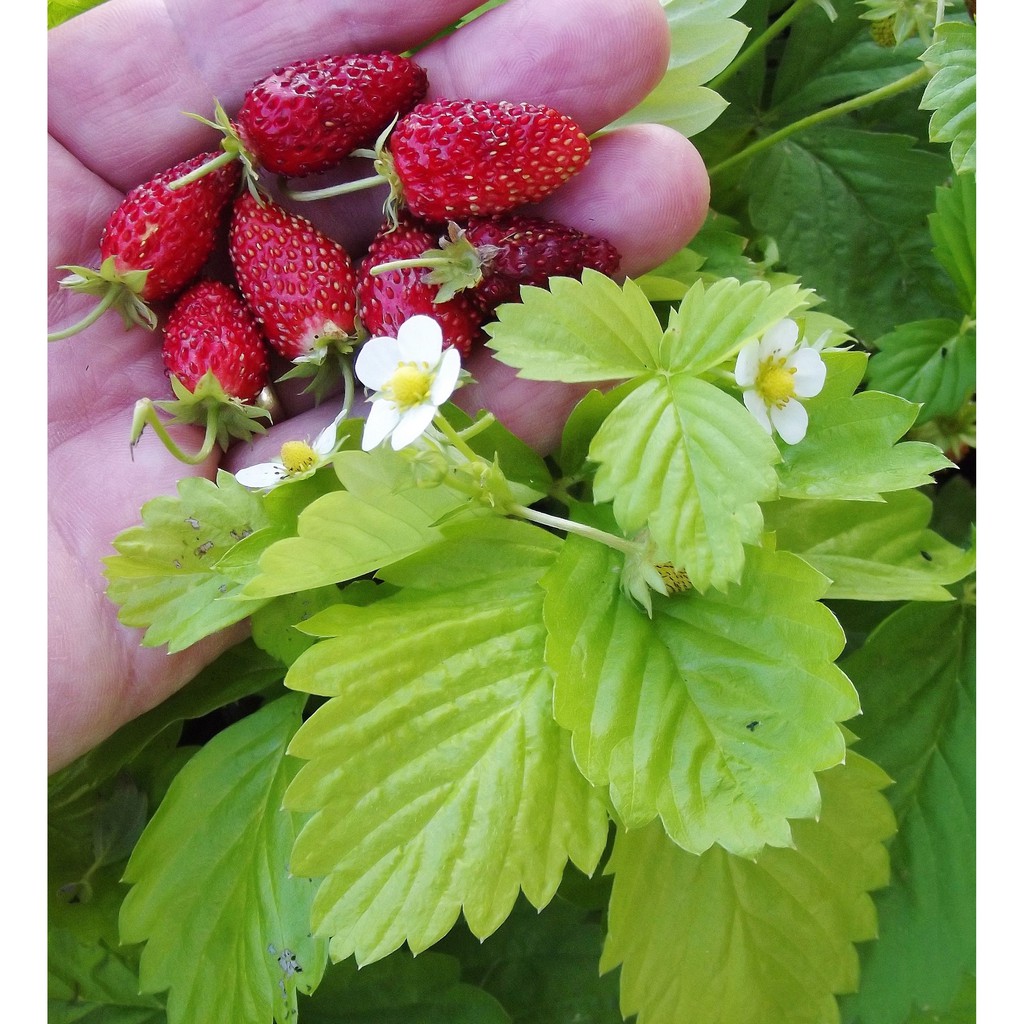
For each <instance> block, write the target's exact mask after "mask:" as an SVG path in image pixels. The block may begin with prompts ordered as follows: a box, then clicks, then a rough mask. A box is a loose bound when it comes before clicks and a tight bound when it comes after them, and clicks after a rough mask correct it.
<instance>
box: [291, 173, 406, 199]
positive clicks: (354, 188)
mask: <svg viewBox="0 0 1024 1024" xmlns="http://www.w3.org/2000/svg"><path fill="white" fill-rule="evenodd" d="M279 184H280V186H281V192H282V194H283V195H286V196H287V197H288V198H289V199H295V200H297V201H299V202H303V203H308V202H311V201H313V200H315V199H332V198H333V197H334V196H344V195H348V194H349V193H350V192H361V191H362V190H363V189H367V188H373V187H374V186H375V185H386V184H388V179H387V178H386V177H384V175H383V174H375V175H373V177H370V178H358V179H357V180H356V181H345V182H342V183H341V184H339V185H329V186H327V188H313V189H308V190H307V191H305V192H302V191H296V190H295V189H291V188H289V187H288V186H287V185H286V184H285V183H284V181H281V182H279Z"/></svg>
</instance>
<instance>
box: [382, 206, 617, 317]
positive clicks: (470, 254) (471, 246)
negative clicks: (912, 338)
mask: <svg viewBox="0 0 1024 1024" xmlns="http://www.w3.org/2000/svg"><path fill="white" fill-rule="evenodd" d="M403 262H404V265H406V266H410V267H411V266H417V265H418V266H422V267H424V268H427V269H428V273H427V275H426V281H427V283H429V284H432V285H436V286H437V288H438V300H439V301H444V300H445V299H448V298H450V297H451V296H452V295H455V294H456V293H457V292H463V293H464V294H465V295H466V296H467V297H468V298H470V299H471V300H472V301H473V302H475V303H476V304H477V305H478V306H479V307H480V309H481V310H482V312H483V314H484V316H485V317H487V316H489V315H490V314H491V313H492V312H493V310H494V309H495V308H496V307H497V306H499V305H501V303H503V302H518V301H519V289H520V288H521V287H522V286H523V285H536V286H543V285H544V284H546V283H547V281H548V278H551V277H556V276H557V277H575V278H579V277H580V275H581V274H582V273H583V271H584V269H586V268H588V267H589V268H591V269H593V270H597V271H600V272H601V273H602V274H608V275H611V274H614V273H615V271H616V270H618V268H619V253H618V250H617V249H616V248H615V246H613V245H612V244H611V242H608V241H606V240H605V239H603V238H597V237H595V236H594V235H588V234H586V233H585V232H583V231H577V230H576V229H575V228H571V227H568V226H567V225H565V224H560V223H559V222H558V221H553V220H544V219H543V218H541V217H527V216H525V215H523V214H518V213H506V214H501V215H499V216H497V217H474V218H472V219H470V220H469V221H468V222H467V223H466V227H465V229H463V228H460V227H459V226H458V225H457V224H456V223H455V222H454V221H452V222H450V223H449V225H448V234H447V236H445V237H442V238H441V239H440V245H439V246H438V247H436V248H431V249H429V250H426V251H424V252H423V253H422V254H421V255H420V257H419V258H413V259H410V260H406V261H403ZM383 266H384V268H386V269H389V268H388V265H387V264H384V265H383ZM381 269H382V268H381V267H380V266H378V267H377V268H376V273H381Z"/></svg>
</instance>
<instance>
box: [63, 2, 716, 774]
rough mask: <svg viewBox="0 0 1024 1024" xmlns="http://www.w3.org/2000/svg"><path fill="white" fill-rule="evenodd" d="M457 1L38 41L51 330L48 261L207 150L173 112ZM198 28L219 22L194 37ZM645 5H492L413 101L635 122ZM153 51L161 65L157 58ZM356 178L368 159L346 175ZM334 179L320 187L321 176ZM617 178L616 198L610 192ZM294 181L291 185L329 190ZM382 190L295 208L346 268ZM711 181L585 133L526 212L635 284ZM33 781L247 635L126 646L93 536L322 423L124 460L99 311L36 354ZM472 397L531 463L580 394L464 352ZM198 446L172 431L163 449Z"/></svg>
mask: <svg viewBox="0 0 1024 1024" xmlns="http://www.w3.org/2000/svg"><path fill="white" fill-rule="evenodd" d="M474 6H475V3H474V2H473V0H429V2H420V3H416V4H410V3H408V2H407V0H373V2H372V3H368V2H366V0H322V2H314V3H303V4H294V3H291V2H287V0H264V2H262V3H255V2H254V0H216V3H214V2H213V0H166V2H165V3H160V2H157V0H108V3H106V4H104V5H103V6H101V7H99V8H96V9H94V10H93V11H89V12H87V13H86V14H83V15H80V16H78V17H77V18H74V19H73V20H72V21H70V22H68V23H66V24H65V25H62V26H60V27H58V28H56V29H54V30H52V31H51V32H50V33H49V39H48V42H49V64H50V73H49V119H50V142H49V190H50V191H49V252H48V261H49V266H50V268H51V270H50V278H49V285H50V291H49V320H50V329H51V330H57V329H60V328H63V327H65V326H67V325H68V324H71V323H73V322H75V321H77V320H78V319H79V318H80V317H81V316H83V315H84V313H85V312H86V311H87V310H88V308H89V307H90V304H91V302H92V300H90V299H88V298H86V297H84V296H78V295H74V294H71V293H68V292H66V291H62V290H60V289H58V288H57V281H58V280H59V278H60V277H61V276H63V272H62V271H58V270H56V269H55V268H56V267H58V266H59V265H61V264H85V265H92V266H95V265H97V262H98V248H97V247H98V241H99V237H100V233H101V231H102V228H103V224H104V222H105V221H106V219H107V217H108V215H109V213H110V211H111V210H113V209H114V207H115V206H116V205H117V204H118V203H119V202H120V200H121V198H122V197H123V194H124V193H125V192H126V191H127V190H128V189H130V188H131V187H132V186H134V185H135V184H137V183H138V182H140V181H144V180H146V179H147V178H149V177H151V176H152V175H153V174H155V173H156V172H158V171H160V170H163V169H165V168H167V167H170V166H171V165H173V164H175V163H177V162H178V161H180V160H183V159H186V158H187V157H189V156H191V155H193V154H195V153H198V152H203V151H205V150H210V149H215V148H216V147H217V142H218V137H217V136H215V135H214V133H213V132H212V130H211V129H209V128H206V127H204V126H203V125H201V124H199V123H198V122H196V121H194V120H193V119H191V118H188V117H184V116H183V114H182V112H183V111H195V112H197V113H201V114H203V115H205V116H210V115H211V114H212V107H213V99H214V98H215V97H216V98H218V99H220V101H221V102H222V103H223V104H224V106H225V108H226V109H227V110H228V111H229V112H231V111H233V110H235V109H237V107H238V105H239V104H240V102H241V99H242V96H243V94H244V92H245V90H246V89H247V88H248V87H249V86H250V85H251V84H252V83H253V82H254V81H256V80H257V79H259V78H262V77H263V76H264V75H266V74H267V73H269V71H270V70H271V69H272V68H273V67H274V66H275V65H277V64H280V63H281V62H283V61H287V60H290V59H294V58H297V57H310V56H315V55H317V54H320V53H324V52H327V51H332V52H336V53H343V52H355V51H364V52H369V51H373V50H380V49H392V50H396V51H402V50H404V49H407V48H414V47H418V46H420V45H422V43H423V42H424V41H425V40H426V39H428V38H430V37H431V36H432V35H433V34H434V33H436V32H437V31H438V30H440V29H441V28H443V27H444V26H445V25H447V24H450V23H451V22H453V21H454V20H456V19H457V18H459V17H460V16H461V15H463V14H465V13H466V12H468V11H469V10H472V9H473V7H474ZM211 24H217V25H218V26H220V30H219V31H211V30H210V29H211ZM668 47H669V40H668V28H667V24H666V22H665V17H664V14H663V12H662V9H661V6H660V4H659V3H658V0H554V2H553V0H509V2H508V3H507V4H505V5H504V6H502V7H499V8H497V9H495V10H493V11H491V12H489V13H488V14H487V15H485V16H483V17H481V18H479V19H477V20H476V21H474V22H472V23H470V25H468V26H467V27H466V28H464V29H462V30H460V31H459V32H457V33H456V34H455V35H454V36H449V37H447V38H444V39H441V40H438V41H436V42H434V43H431V44H429V45H428V46H426V47H425V48H424V49H422V50H420V51H419V52H418V53H417V54H416V59H417V60H418V61H419V62H420V63H422V64H423V65H424V67H426V69H427V72H428V75H429V78H430V83H431V85H430V92H429V94H428V95H429V97H431V98H432V97H435V96H442V95H447V96H464V97H472V98H479V99H495V100H497V99H508V100H513V101H529V102H543V103H546V104H548V105H551V106H553V107H555V108H557V109H559V110H562V111H564V112H565V113H568V114H570V115H571V116H573V117H574V118H576V120H578V121H579V122H580V123H581V125H582V126H583V127H584V129H585V130H586V131H588V132H594V131H596V130H598V129H599V128H601V127H603V126H604V125H606V124H608V123H609V122H610V121H612V120H614V119H615V118H616V117H618V116H620V115H621V114H623V113H625V112H626V111H627V110H628V109H630V108H631V107H632V106H634V105H635V104H636V103H637V102H639V100H640V99H642V97H643V96H644V95H645V94H646V93H647V92H648V91H649V90H650V89H651V87H652V86H653V85H654V84H655V83H656V82H657V81H658V79H659V78H660V76H661V74H662V73H663V71H664V68H665V65H666V61H667V57H668ZM155 54H159V60H155V59H154V55H155ZM351 173H352V175H353V176H362V175H363V174H365V173H366V170H365V163H364V164H363V165H362V166H361V167H360V168H358V169H353V170H352V172H351ZM334 180H338V179H337V177H335V179H334ZM626 180H628V181H629V182H630V186H629V188H628V189H627V190H626V191H625V193H624V192H623V190H622V182H623V181H626ZM328 181H329V176H324V178H323V179H315V178H311V179H307V180H306V181H304V182H303V183H302V187H304V188H305V187H317V186H318V185H319V184H321V183H323V184H326V183H328ZM382 195H383V194H382V193H381V192H380V191H379V190H371V191H368V192H364V193H357V194H354V195H351V196H342V197H338V198H336V199H334V200H330V201H327V202H323V203H306V204H297V205H296V206H295V207H293V208H295V209H298V210H299V212H301V213H302V214H303V215H304V216H307V217H309V218H310V219H311V220H313V221H314V223H316V224H317V226H318V227H320V228H321V230H323V231H325V232H326V233H328V234H330V235H332V236H333V237H335V238H337V239H338V240H339V241H340V242H342V243H343V244H344V245H345V246H346V247H347V248H348V249H349V251H350V253H351V254H352V256H353V258H354V259H358V258H359V257H360V256H361V255H362V252H363V251H365V247H366V245H367V243H368V242H369V240H370V238H371V237H372V235H373V233H374V231H375V230H376V228H377V226H378V224H379V223H380V219H381V202H382ZM708 197H709V190H708V179H707V175H706V173H705V170H704V167H703V164H702V163H701V160H700V158H699V156H698V155H697V153H696V151H695V149H694V148H693V146H692V145H691V144H690V143H689V142H688V141H687V140H686V139H684V138H683V137H682V136H680V135H678V134H676V133H675V132H672V131H670V130H669V129H666V128H664V127H661V126H655V125H643V126H639V125H638V126H632V127H629V128H627V129H623V130H621V131H619V132H617V133H615V134H612V135H608V136H605V137H602V138H599V139H597V140H596V141H595V144H594V153H593V157H592V160H591V162H590V164H589V165H588V166H587V167H586V168H585V170H584V171H583V172H582V173H581V174H580V175H578V176H577V177H576V178H575V179H573V180H572V181H571V182H570V183H569V184H568V185H566V186H565V187H564V188H563V189H562V190H560V191H559V192H558V193H557V194H555V195H553V196H552V197H550V198H549V199H548V200H546V201H545V203H544V204H543V205H542V206H541V207H539V208H534V210H533V211H530V212H543V213H545V214H546V215H549V216H552V217H556V218H558V219H560V220H562V221H564V222H565V223H568V224H571V225H572V226H574V227H577V228H580V229H582V230H585V231H589V232H591V233H593V234H598V235H603V236H604V237H606V238H608V239H609V240H611V241H612V242H613V243H614V244H615V245H616V246H617V247H618V249H619V250H620V252H621V254H622V273H623V275H629V276H634V277H635V276H637V275H639V274H642V273H644V272H645V271H647V270H649V269H651V268H653V267H655V266H657V265H658V264H659V263H660V262H662V261H663V260H664V259H666V258H668V257H669V256H670V255H672V254H673V253H675V252H676V251H678V249H679V248H681V247H682V246H683V245H685V244H686V243H687V241H689V239H690V238H691V237H692V236H693V235H694V234H695V233H696V231H697V230H698V228H699V227H700V225H701V223H702V222H703V219H704V217H705V214H706V212H707V208H708ZM48 356H49V428H50V429H49V445H50V449H49V453H50V457H49V616H50V617H49V622H50V626H49V715H48V726H49V766H50V770H51V771H53V770H56V769H58V768H60V767H62V766H63V765H65V764H67V763H68V762H70V761H71V760H73V759H74V758H75V757H77V756H79V755H80V754H82V753H84V752H85V751H87V750H89V749H90V748H91V747H92V746H94V745H95V744H96V743H98V742H100V741H101V740H103V739H104V738H105V737H107V736H108V735H110V734H111V733H112V732H113V731H114V730H115V729H117V728H118V727H119V726H120V725H122V724H124V723H125V722H127V721H130V720H131V719H132V718H134V717H136V716H137V715H139V714H142V713H143V712H144V711H146V710H148V709H149V708H151V707H153V706H155V705H156V704H158V703H159V702H160V701H162V700H164V699H165V698H166V697H168V696H169V695H170V694H171V693H173V692H174V691H175V690H176V689H178V688H179V687H181V686H182V685H184V684H185V683H186V682H187V681H188V680H189V679H191V678H192V677H193V676H194V675H195V674H196V672H198V671H199V669H201V668H202V667H203V666H204V665H206V664H208V663H209V662H210V661H212V660H213V659H214V658H215V657H216V656H217V655H218V654H220V653H221V652H222V651H224V650H225V649H227V648H228V647H230V646H232V645H233V644H235V643H237V642H238V641H239V640H240V639H242V638H243V637H244V636H245V635H246V633H247V626H246V625H245V624H244V623H243V624H239V625H238V626H237V627H234V628H232V629H229V630H227V631H225V632H224V633H223V634H220V635H217V636H215V637H210V638H208V639H207V640H205V641H203V642H202V643H200V644H197V645H195V646H194V647H193V648H190V649H188V650H186V651H183V652H181V653H179V654H174V655H168V654H167V653H166V651H165V650H164V649H162V648H158V649H144V648H141V647H140V646H139V641H140V639H141V636H142V633H141V631H140V630H135V629H128V628H126V627H123V626H121V625H120V624H119V623H118V622H117V618H116V608H115V607H114V605H113V604H112V603H111V602H110V601H108V600H107V598H106V597H105V594H104V590H105V580H104V577H103V575H102V569H103V565H102V559H103V558H104V557H105V556H107V555H109V554H111V553H112V551H113V549H112V547H111V540H112V538H113V537H115V536H116V535H117V534H118V533H119V532H120V531H122V530H124V529H126V528H128V527H129V526H132V525H134V524H136V523H137V522H138V521H139V509H140V506H141V505H142V504H144V503H145V502H146V501H148V500H149V499H151V498H153V497H156V496H159V495H165V494H174V493H175V487H176V483H177V481H178V480H179V479H180V478H182V477H184V476H186V475H188V474H190V473H195V474H201V475H204V476H207V477H212V476H213V475H214V473H215V471H216V468H217V466H218V464H219V465H221V466H223V467H224V468H227V469H229V470H236V469H238V468H240V467H241V466H244V465H249V464H251V463H254V462H262V461H267V460H268V459H270V458H272V457H274V456H276V455H277V454H278V452H279V451H280V446H281V444H282V442H284V441H286V440H290V439H297V438H308V437H312V436H315V434H316V432H317V431H318V430H319V429H320V428H321V427H322V426H323V425H325V424H326V423H327V422H329V421H330V419H332V418H333V416H334V414H335V411H336V408H335V407H332V406H331V404H330V403H325V404H324V405H323V406H321V407H320V408H317V409H309V408H308V405H309V402H308V399H303V398H302V397H297V396H296V394H294V393H293V392H291V391H289V390H286V389H285V388H282V389H281V398H282V402H283V404H284V407H285V410H286V413H287V417H285V418H279V419H278V421H277V423H276V425H275V426H274V427H272V428H271V429H270V430H269V431H268V433H267V435H266V436H265V437H262V438H259V439H258V440H257V441H256V442H255V443H254V444H253V445H251V446H249V445H241V446H237V447H235V448H234V449H232V450H231V451H230V452H229V453H228V454H227V455H226V456H225V455H221V453H219V452H217V453H216V454H215V455H213V456H211V457H210V458H209V459H208V460H207V461H206V462H205V463H204V464H203V465H202V466H199V467H194V468H193V467H188V466H186V465H184V464H182V463H181V462H178V461H177V460H175V459H174V458H173V457H172V456H171V455H169V454H168V453H167V452H166V451H165V450H164V448H163V446H162V445H161V444H160V443H159V441H158V440H157V438H156V437H155V436H154V435H153V434H152V433H151V432H147V434H146V435H145V436H144V437H143V439H142V441H141V443H140V444H139V445H138V446H137V447H136V449H135V452H134V458H132V456H131V454H130V453H129V447H128V443H127V441H128V435H129V427H130V423H131V416H132V409H133V406H134V404H135V402H136V400H137V399H139V398H140V397H143V396H150V397H154V398H163V397H169V390H168V385H167V381H166V378H165V376H164V371H163V365H162V361H161V356H160V345H159V337H158V336H154V335H152V334H150V333H148V332H146V331H144V330H141V329H133V330H131V331H127V332H126V331H125V330H124V328H123V326H122V324H121V321H120V318H119V317H117V316H116V315H115V314H108V315H106V316H104V317H102V318H101V319H100V320H99V321H98V322H97V323H95V324H94V325H93V326H91V327H90V328H88V329H87V330H86V331H84V332H82V333H81V334H79V335H76V336H75V337H73V338H71V339H68V340H66V341H62V342H56V343H53V344H51V345H50V346H49V351H48ZM468 369H469V370H470V371H471V372H472V374H473V375H474V377H475V378H476V379H477V383H476V384H474V385H471V386H470V387H467V388H464V389H463V390H461V391H459V392H458V393H457V400H458V401H459V402H460V404H462V405H463V406H464V407H465V408H466V409H467V410H468V411H469V412H475V411H476V410H477V409H479V408H481V407H487V408H489V409H491V411H493V412H494V413H495V414H496V415H497V416H498V417H499V418H500V419H501V420H502V421H503V422H504V423H505V425H506V426H508V427H509V428H510V429H511V430H513V431H515V432H516V433H518V434H519V435H520V436H521V437H523V438H524V439H526V440H527V441H529V442H530V443H532V444H534V445H535V446H536V447H537V448H538V449H540V450H542V451H544V450H548V449H550V448H551V446H552V445H553V444H554V443H555V441H556V439H557V437H558V435H559V431H560V429H561V425H562V423H563V421H564V419H565V416H566V415H567V414H568V412H569V410H570V409H571V408H572V405H573V404H574V402H575V401H576V400H577V398H578V397H579V395H580V394H581V393H582V392H581V390H580V389H579V388H572V387H568V386H562V385H551V384H538V383H535V382H529V381H521V380H517V379H515V376H514V371H512V370H510V369H509V368H507V367H504V366H502V365H500V364H498V363H496V362H493V361H492V360H491V359H490V356H489V355H488V354H487V353H486V352H484V353H478V354H476V355H475V356H474V357H473V358H472V359H471V360H470V361H469V363H468ZM357 412H358V410H357ZM175 436H176V437H178V439H179V442H180V443H181V444H182V445H183V446H190V445H194V446H197V445H198V438H197V435H196V434H195V433H194V432H192V430H191V428H184V429H180V430H179V432H177V433H176V435H175Z"/></svg>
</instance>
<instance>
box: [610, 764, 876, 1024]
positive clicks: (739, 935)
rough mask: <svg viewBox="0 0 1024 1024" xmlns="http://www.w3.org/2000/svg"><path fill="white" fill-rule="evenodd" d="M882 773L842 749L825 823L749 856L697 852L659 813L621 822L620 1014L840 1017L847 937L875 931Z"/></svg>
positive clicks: (615, 893) (615, 938)
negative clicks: (628, 825)
mask: <svg viewBox="0 0 1024 1024" xmlns="http://www.w3.org/2000/svg"><path fill="white" fill-rule="evenodd" d="M886 782H887V779H886V777H885V775H884V773H883V772H882V771H881V770H880V769H878V768H877V767H876V766H874V765H872V764H871V762H869V761H866V760H865V759H864V758H862V757H859V756H858V755H857V754H856V753H853V752H850V754H849V755H848V760H847V763H846V764H844V765H840V766H837V767H835V768H833V769H832V770H831V771H828V772H825V773H824V774H823V775H822V776H821V777H820V784H821V793H822V803H821V818H820V820H819V821H800V822H795V823H794V825H793V848H792V849H783V850H780V849H767V850H765V851H764V852H763V854H762V855H761V856H760V857H758V859H757V860H756V861H750V860H744V859H741V858H739V857H736V856H733V855H732V854H730V853H727V852H726V851H725V850H723V849H721V848H720V847H714V848H712V849H710V850H708V851H707V852H706V853H705V854H703V855H702V856H699V857H697V856H694V855H693V854H692V853H687V852H686V851H685V850H681V849H680V848H679V847H678V846H676V845H674V844H673V843H672V842H670V841H669V839H668V837H667V836H666V835H665V833H664V832H663V831H662V829H661V828H660V827H659V826H658V825H657V824H651V825H648V826H647V827H646V828H644V829H641V830H640V831H636V832H633V831H629V832H619V833H618V835H617V836H616V840H615V848H614V850H613V852H612V859H611V862H610V864H609V867H608V870H609V871H612V872H614V875H615V878H614V884H613V887H612V898H611V905H610V907H609V918H608V941H607V945H606V946H605V951H604V956H603V957H602V967H603V968H608V967H612V966H615V965H617V964H621V965H622V986H621V990H622V995H621V1008H622V1013H623V1016H628V1015H629V1014H633V1013H636V1014H638V1017H637V1021H638V1024H677V1022H679V1021H695V1022H696V1021H699V1022H700V1024H736V1022H739V1021H744V1022H746V1021H750V1022H753V1021H758V1022H762V1021H764V1022H768V1021H770V1022H771V1024H838V1021H839V1012H838V1008H837V1006H836V1002H835V998H834V994H835V993H838V992H847V991H850V990H851V989H853V988H854V987H856V984H857V953H856V950H855V948H854V945H853V943H855V942H860V941H863V940H865V939H870V938H871V937H872V936H873V935H874V933H875V912H874V908H873V906H872V903H871V899H870V898H869V896H868V895H867V894H868V893H869V892H870V891H871V890H873V889H877V888H878V887H879V886H881V885H884V884H885V882H886V880H887V876H888V866H887V861H886V856H885V848H884V846H883V845H882V843H883V841H884V840H885V839H886V838H888V836H890V835H891V834H892V831H893V822H892V812H891V810H890V809H889V807H888V805H887V804H886V802H885V800H884V798H883V797H882V796H881V794H880V793H879V790H880V789H881V788H882V787H883V786H885V784H886Z"/></svg>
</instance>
